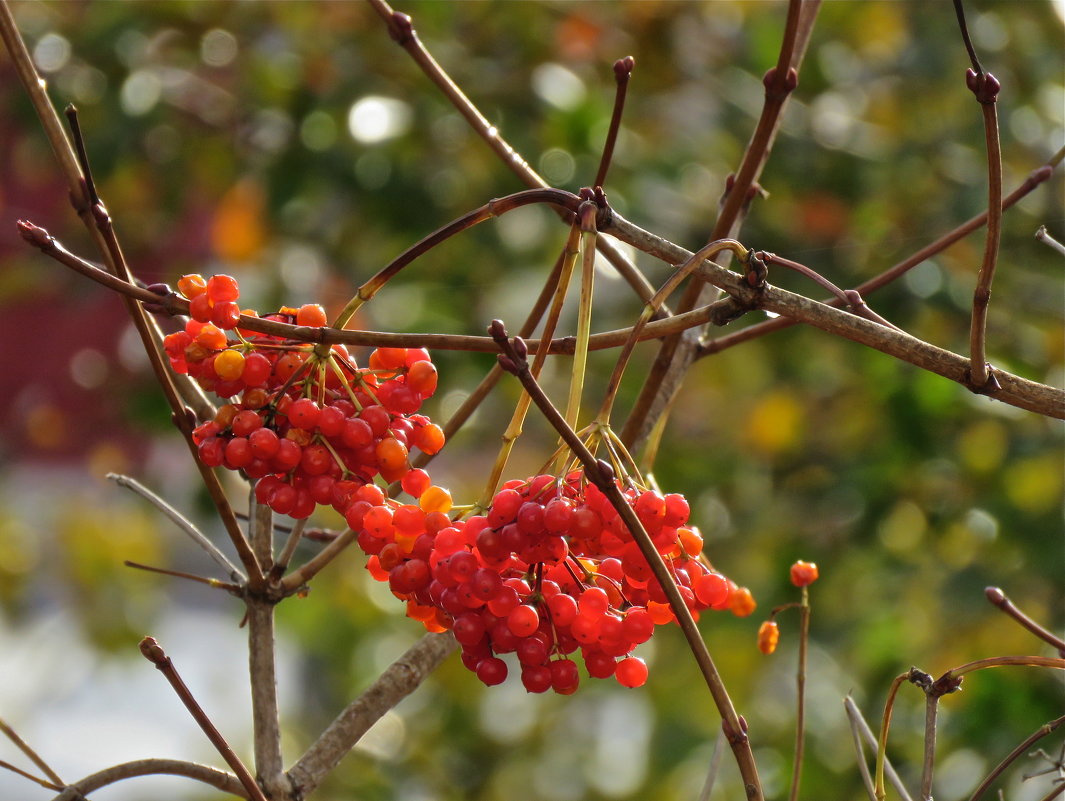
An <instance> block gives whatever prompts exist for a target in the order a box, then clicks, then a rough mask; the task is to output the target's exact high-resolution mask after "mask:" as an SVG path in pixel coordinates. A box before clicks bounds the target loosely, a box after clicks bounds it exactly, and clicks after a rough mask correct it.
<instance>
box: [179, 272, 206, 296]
mask: <svg viewBox="0 0 1065 801" xmlns="http://www.w3.org/2000/svg"><path fill="white" fill-rule="evenodd" d="M177 288H178V292H180V293H181V294H182V295H184V296H185V297H186V298H188V299H189V300H192V299H193V298H194V297H196V296H197V295H202V294H203V293H204V291H205V290H206V289H207V281H205V280H204V278H203V276H202V275H198V274H196V273H191V274H189V275H183V276H181V278H179V279H178V282H177Z"/></svg>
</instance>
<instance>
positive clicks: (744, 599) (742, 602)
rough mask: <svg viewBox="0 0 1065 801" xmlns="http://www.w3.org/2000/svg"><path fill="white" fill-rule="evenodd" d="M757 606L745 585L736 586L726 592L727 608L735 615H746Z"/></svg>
mask: <svg viewBox="0 0 1065 801" xmlns="http://www.w3.org/2000/svg"><path fill="white" fill-rule="evenodd" d="M756 606H758V604H757V603H755V601H754V596H753V595H752V594H751V591H750V590H749V589H747V588H746V587H737V588H736V589H734V590H732V592H730V593H729V594H728V608H729V611H731V612H732V614H734V615H735V616H736V617H747V616H748V615H749V614H751V612H753V611H754V609H755V607H756Z"/></svg>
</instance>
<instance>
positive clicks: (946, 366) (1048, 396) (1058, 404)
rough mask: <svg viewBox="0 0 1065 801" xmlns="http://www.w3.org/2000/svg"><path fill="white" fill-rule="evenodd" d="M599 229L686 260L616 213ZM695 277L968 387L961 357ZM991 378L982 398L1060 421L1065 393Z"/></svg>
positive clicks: (849, 318)
mask: <svg viewBox="0 0 1065 801" xmlns="http://www.w3.org/2000/svg"><path fill="white" fill-rule="evenodd" d="M600 227H601V230H605V231H606V232H608V233H611V234H613V235H615V236H617V237H618V238H619V239H621V240H622V241H625V242H629V243H630V244H632V245H633V246H634V247H637V248H639V249H640V250H643V251H645V252H647V253H651V254H652V255H654V256H655V257H657V258H660V259H662V260H664V261H667V262H669V263H670V264H681V263H683V262H684V261H685V260H687V259H688V258H690V256H691V253H689V252H688V251H687V250H685V249H684V248H680V247H678V246H676V245H674V244H673V243H671V242H668V241H667V240H664V239H661V238H660V237H658V236H655V235H654V234H651V233H648V232H647V231H644V230H643V229H641V228H638V227H637V226H635V225H633V224H632V223H629V222H628V221H626V220H624V219H623V218H622V217H620V216H619V215H617V214H616V213H615V214H613V215H612V217H611V220H610V222H609V223H607V224H604V225H601V226H600ZM698 274H700V275H701V276H702V277H703V278H704V279H705V280H706V281H707V282H709V283H711V284H713V285H714V286H717V287H720V288H721V289H724V290H725V291H726V292H728V293H729V294H730V295H732V296H733V297H734V298H736V299H738V307H739V308H740V309H743V308H748V309H751V308H759V309H765V310H766V311H772V312H776V313H777V314H781V315H784V316H787V317H790V318H792V319H794V320H796V321H797V322H803V323H806V324H807V325H811V326H813V327H815V328H820V329H822V330H824V331H828V332H829V333H833V334H838V335H839V336H842V337H844V338H846V339H850V340H853V341H855V342H860V343H861V344H863V345H868V346H869V347H871V348H875V349H876V350H879V351H881V352H883V353H887V354H888V355H890V356H895V357H896V358H899V359H901V360H902V361H905V362H909V363H910V364H913V365H916V366H917V367H921V368H923V369H925V370H928V371H930V372H933V373H936V374H938V375H941V376H943V377H944V378H949V379H950V380H951V381H955V382H957V383H959V384H962V385H963V386H966V387H968V386H969V381H968V371H969V360H968V359H966V358H965V357H964V356H959V355H958V354H956V353H952V352H950V351H947V350H943V349H942V348H938V347H936V346H935V345H930V344H929V343H927V342H924V341H923V340H920V339H917V338H916V337H913V336H910V335H909V334H907V333H905V332H902V331H897V330H894V329H891V328H886V327H885V326H882V325H877V324H876V323H873V322H870V321H869V320H865V319H862V318H861V317H856V316H855V315H853V314H848V313H847V312H845V311H842V310H840V309H835V308H833V307H831V306H827V305H825V304H824V303H818V302H817V301H814V300H810V299H809V298H805V297H803V296H801V295H796V294H795V293H793V292H788V291H786V290H783V289H778V288H776V287H773V286H768V285H766V286H764V287H762V288H760V289H752V288H751V287H750V286H749V285H748V283H747V281H746V280H745V278H744V277H743V276H741V275H737V274H736V273H733V272H730V271H729V270H726V269H725V268H723V267H721V266H720V265H717V264H714V263H713V262H703V265H702V267H701V268H700V270H699V271H698ZM995 377H996V378H997V379H998V383H999V386H997V387H994V386H988V387H984V388H983V391H982V394H986V395H987V396H989V397H991V398H994V399H995V400H1000V401H1002V402H1003V403H1008V404H1009V405H1011V406H1017V407H1018V408H1021V409H1027V410H1028V411H1032V412H1036V413H1037V414H1042V415H1046V416H1048V417H1056V418H1059V419H1065V391H1062V390H1060V389H1057V388H1056V387H1050V386H1047V385H1045V384H1039V383H1037V382H1035V381H1029V380H1027V379H1025V378H1020V377H1019V376H1015V375H1012V374H1010V373H1005V372H1001V371H998V370H996V371H995Z"/></svg>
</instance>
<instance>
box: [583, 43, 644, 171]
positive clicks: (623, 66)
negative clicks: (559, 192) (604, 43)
mask: <svg viewBox="0 0 1065 801" xmlns="http://www.w3.org/2000/svg"><path fill="white" fill-rule="evenodd" d="M635 66H636V60H635V59H634V58H633V57H632V56H625V58H619V59H618V60H617V61H615V62H614V80H615V81H616V82H617V91H616V92H615V93H614V110H613V111H612V112H611V114H610V128H609V129H608V130H607V134H606V142H605V143H604V144H603V155H602V156H601V157H600V159H599V169H598V170H596V172H595V180H594V181H593V182H592V186H593V187H602V186H604V185H605V184H606V173H607V170H609V169H610V162H611V160H612V159H613V158H614V144H615V143H616V142H617V139H618V130H619V129H620V128H621V115H622V113H623V112H624V110H625V95H626V94H628V89H629V78H631V77H632V70H633V68H634V67H635Z"/></svg>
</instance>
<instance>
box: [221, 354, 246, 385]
mask: <svg viewBox="0 0 1065 801" xmlns="http://www.w3.org/2000/svg"><path fill="white" fill-rule="evenodd" d="M214 371H215V372H216V373H218V377H219V378H221V379H222V380H223V381H236V380H237V379H238V378H240V376H241V374H243V372H244V354H243V353H241V352H240V351H239V350H234V349H233V348H229V349H227V350H224V351H222V352H221V353H219V354H218V356H217V357H216V358H215V360H214Z"/></svg>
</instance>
